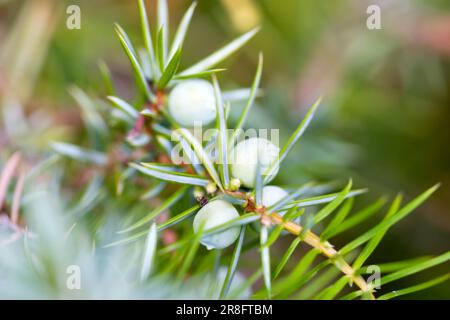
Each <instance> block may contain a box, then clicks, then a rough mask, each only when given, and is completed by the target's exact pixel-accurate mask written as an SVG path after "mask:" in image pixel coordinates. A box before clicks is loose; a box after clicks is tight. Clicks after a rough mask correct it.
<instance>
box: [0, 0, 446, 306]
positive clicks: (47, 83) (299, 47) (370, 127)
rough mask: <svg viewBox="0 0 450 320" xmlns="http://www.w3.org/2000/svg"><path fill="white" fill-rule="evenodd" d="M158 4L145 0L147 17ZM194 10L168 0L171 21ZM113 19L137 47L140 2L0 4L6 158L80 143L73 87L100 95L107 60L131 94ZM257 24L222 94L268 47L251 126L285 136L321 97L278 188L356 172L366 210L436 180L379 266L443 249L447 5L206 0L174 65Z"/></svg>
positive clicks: (246, 78)
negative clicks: (377, 17)
mask: <svg viewBox="0 0 450 320" xmlns="http://www.w3.org/2000/svg"><path fill="white" fill-rule="evenodd" d="M155 2H156V1H149V5H150V16H151V17H153V16H154V13H155V10H154V6H155ZM190 2H191V1H187V0H169V5H170V9H171V13H172V16H171V22H172V23H175V22H177V21H179V19H180V17H181V15H182V14H183V12H184V11H185V10H186V8H187V7H188V6H189V4H190ZM70 4H77V5H79V6H80V8H81V29H80V30H68V29H67V28H66V18H67V14H66V8H67V6H68V5H70ZM371 4H377V5H379V6H380V7H381V19H382V20H381V21H382V29H381V30H369V29H368V28H367V27H366V19H367V17H368V14H367V13H366V9H367V7H368V6H369V5H371ZM114 22H119V23H120V24H121V25H122V26H124V28H125V29H126V30H127V32H128V33H129V34H130V36H131V37H132V38H133V40H134V41H135V42H136V43H137V44H139V43H140V42H139V41H140V34H139V19H138V13H137V10H136V2H135V1H124V0H95V1H92V0H78V1H76V0H71V1H62V0H28V1H26V0H9V1H8V0H0V95H1V106H0V107H1V110H0V111H1V116H0V117H1V119H2V121H1V124H0V148H1V157H2V159H5V158H6V157H7V156H8V153H9V154H10V153H11V152H13V151H15V150H16V149H18V148H21V149H26V150H33V151H36V152H39V151H43V150H45V149H46V148H47V144H48V141H50V140H52V139H56V138H57V139H59V140H63V139H65V140H69V141H77V139H79V138H77V137H78V136H80V135H82V132H83V130H84V129H83V127H82V125H81V123H82V122H81V119H80V115H79V109H77V108H76V106H75V104H76V103H75V101H74V100H73V98H72V97H71V96H70V95H69V94H68V88H69V87H70V86H72V85H77V86H79V87H81V88H82V89H83V90H85V91H86V92H88V93H90V94H92V95H93V96H96V97H98V98H103V97H104V96H105V92H106V91H105V88H104V86H103V84H102V81H101V73H100V71H99V68H98V65H99V63H100V62H101V61H104V62H106V63H107V64H108V66H109V67H110V68H111V70H112V74H113V78H114V80H115V84H116V86H117V89H118V91H119V92H120V93H121V95H122V96H123V97H131V96H132V95H133V91H134V90H135V87H134V82H133V78H132V76H131V71H130V66H129V63H128V61H127V58H126V56H125V55H124V54H123V51H122V49H121V47H120V44H119V41H118V40H117V37H116V35H115V33H114V30H113V23H114ZM256 25H261V27H262V28H261V30H260V32H259V33H258V35H257V36H256V37H255V38H254V39H253V40H252V41H251V42H250V43H249V44H248V45H246V46H245V47H244V48H243V49H242V50H240V51H239V52H238V53H237V54H236V55H234V56H233V57H232V58H230V59H228V60H227V61H226V62H225V63H224V66H225V67H226V68H227V71H226V72H225V73H224V74H223V76H222V77H223V87H226V88H237V87H247V86H249V84H250V83H251V81H252V78H253V75H254V71H255V69H256V63H257V56H258V53H259V52H260V51H262V52H263V53H264V58H265V59H264V62H265V63H264V75H263V82H262V86H263V88H264V96H263V97H262V98H261V99H260V100H259V102H258V105H257V107H256V108H255V110H256V111H255V112H254V114H253V115H252V119H251V124H252V125H253V126H255V127H261V128H279V129H280V130H281V131H280V133H281V138H282V139H283V138H286V137H287V136H288V135H289V133H290V132H292V130H293V129H294V128H295V127H296V125H297V124H298V121H299V119H301V117H302V115H303V114H304V112H305V110H306V108H308V107H309V105H310V104H311V102H313V101H314V100H315V99H316V98H317V97H319V96H323V98H324V103H323V105H322V107H321V109H320V112H319V114H318V117H317V119H316V120H315V121H314V123H313V125H312V127H311V129H310V130H309V131H308V133H307V134H306V135H305V138H304V140H303V141H302V142H301V143H300V144H299V146H297V147H296V150H295V152H294V153H293V154H291V155H290V156H289V159H288V161H286V162H285V164H284V165H283V170H282V172H281V176H280V178H279V179H280V181H282V183H284V184H289V183H298V182H299V181H307V180H310V179H315V180H318V181H328V180H338V181H345V180H346V179H348V178H349V177H352V178H353V180H354V184H355V185H356V186H358V187H368V188H369V189H370V190H371V193H370V194H369V195H367V196H365V197H363V198H361V201H362V203H361V205H363V204H364V202H365V201H366V202H367V203H369V202H370V201H372V200H374V199H375V198H377V197H379V196H381V195H387V196H390V197H391V198H392V197H393V196H394V195H395V194H397V193H398V192H402V193H403V194H404V196H405V198H406V199H411V198H412V197H413V196H415V195H417V194H418V193H420V192H422V191H424V190H425V189H427V188H428V187H430V186H432V185H434V184H435V183H438V182H440V183H442V185H441V188H440V189H439V191H438V192H437V193H436V194H435V195H433V197H432V198H431V199H430V200H429V201H428V202H427V203H426V204H425V205H423V206H421V207H420V208H419V209H418V210H417V211H416V212H415V213H414V214H413V215H411V216H410V217H409V218H408V219H406V220H405V221H402V222H401V223H400V224H399V225H398V226H396V227H394V228H393V229H392V230H391V231H390V232H389V233H388V235H387V236H386V239H385V240H384V241H383V242H382V244H381V246H380V248H379V249H378V250H377V251H376V254H375V257H374V259H376V260H378V261H391V260H401V259H407V258H411V257H414V256H418V255H425V254H439V253H442V252H444V251H446V250H448V248H449V244H450V2H449V1H447V0H426V1H425V0H421V1H420V0H416V1H413V0H384V1H381V0H370V1H366V0H340V1H315V0H282V1H279V0H200V1H199V4H198V8H197V11H196V14H195V16H194V19H193V22H192V26H191V28H190V31H189V35H190V36H189V37H188V41H187V42H186V44H185V48H184V56H183V61H182V64H185V65H187V64H188V63H189V64H190V63H193V62H195V61H196V60H197V59H199V58H200V57H203V56H204V55H206V54H208V53H209V52H211V51H213V50H215V49H216V48H217V47H219V46H220V45H221V44H224V43H225V42H226V41H228V40H231V39H232V38H234V37H235V36H237V35H238V34H240V33H242V32H244V31H247V30H249V29H250V28H252V27H254V26H256ZM173 26H175V24H173ZM173 28H174V27H172V31H173ZM25 119H26V120H25ZM29 132H33V134H32V135H30V134H28V133H29ZM36 133H38V134H36ZM12 137H15V139H14V138H12ZM357 234H358V230H355V234H354V235H357ZM350 239H351V238H348V239H342V241H345V240H350ZM419 277H420V276H419ZM407 283H408V280H405V284H407ZM410 297H413V298H422V299H426V298H429V297H433V298H449V297H450V288H449V285H448V283H447V284H443V285H440V286H437V287H435V288H432V289H429V290H427V291H425V292H423V293H418V294H416V295H414V296H410Z"/></svg>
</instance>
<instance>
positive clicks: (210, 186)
mask: <svg viewBox="0 0 450 320" xmlns="http://www.w3.org/2000/svg"><path fill="white" fill-rule="evenodd" d="M205 189H206V192H207V193H208V194H213V193H214V192H216V191H217V186H216V184H215V183H214V182H210V183H208V184H207V185H206V187H205Z"/></svg>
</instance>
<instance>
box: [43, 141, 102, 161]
mask: <svg viewBox="0 0 450 320" xmlns="http://www.w3.org/2000/svg"><path fill="white" fill-rule="evenodd" d="M50 146H51V147H52V149H53V150H55V151H56V152H58V153H59V154H62V155H65V156H67V157H69V158H72V159H74V160H78V161H82V162H90V163H94V164H97V165H106V164H107V163H108V156H107V155H106V154H104V153H102V152H98V151H95V150H89V149H85V148H81V147H79V146H76V145H73V144H69V143H64V142H52V143H51V144H50Z"/></svg>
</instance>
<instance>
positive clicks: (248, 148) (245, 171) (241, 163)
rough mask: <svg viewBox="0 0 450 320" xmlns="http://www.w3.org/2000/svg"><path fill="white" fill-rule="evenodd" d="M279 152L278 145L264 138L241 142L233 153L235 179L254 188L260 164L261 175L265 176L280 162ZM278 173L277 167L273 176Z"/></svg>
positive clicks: (232, 161) (232, 167)
mask: <svg viewBox="0 0 450 320" xmlns="http://www.w3.org/2000/svg"><path fill="white" fill-rule="evenodd" d="M279 152H280V149H279V148H278V147H277V146H276V145H274V144H273V143H272V142H270V141H268V140H266V139H263V138H250V139H248V140H243V141H241V142H239V143H238V144H237V145H236V146H235V147H234V149H233V150H232V151H231V163H232V165H231V171H232V174H233V177H235V178H238V179H239V180H240V181H241V183H242V184H243V185H244V186H246V187H248V188H254V187H255V182H256V171H257V166H258V162H259V166H260V173H261V174H264V173H266V171H267V170H268V169H269V167H270V166H271V165H272V164H273V163H275V162H276V161H277V160H278V155H279ZM277 172H278V167H275V170H274V171H273V173H272V174H273V175H275V174H277Z"/></svg>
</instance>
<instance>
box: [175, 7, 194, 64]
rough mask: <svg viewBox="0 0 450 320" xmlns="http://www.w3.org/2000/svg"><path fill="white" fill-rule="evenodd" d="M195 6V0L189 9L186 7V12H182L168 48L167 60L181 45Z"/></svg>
mask: <svg viewBox="0 0 450 320" xmlns="http://www.w3.org/2000/svg"><path fill="white" fill-rule="evenodd" d="M196 6H197V2H196V1H194V2H192V4H191V5H190V7H189V9H187V11H186V13H185V14H184V16H183V18H182V19H181V22H180V24H179V26H178V29H177V31H176V32H175V37H174V39H173V42H172V46H171V48H170V52H169V60H170V59H172V57H173V56H174V55H175V52H177V51H178V50H180V49H181V48H182V47H183V42H184V39H185V37H186V33H187V31H188V29H189V25H190V23H191V19H192V15H193V14H194V10H195V7H196Z"/></svg>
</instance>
